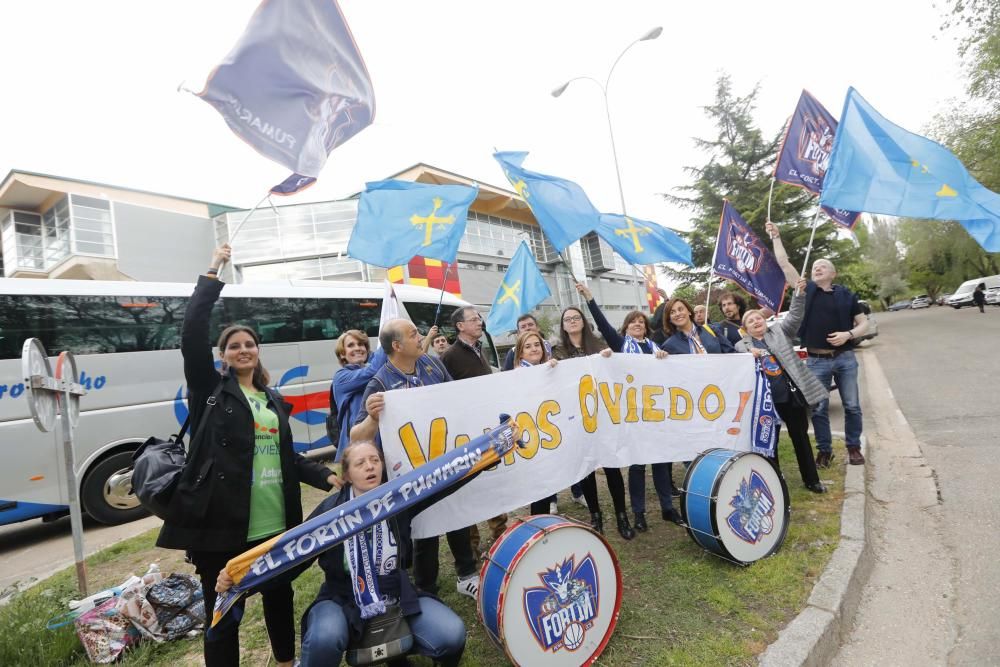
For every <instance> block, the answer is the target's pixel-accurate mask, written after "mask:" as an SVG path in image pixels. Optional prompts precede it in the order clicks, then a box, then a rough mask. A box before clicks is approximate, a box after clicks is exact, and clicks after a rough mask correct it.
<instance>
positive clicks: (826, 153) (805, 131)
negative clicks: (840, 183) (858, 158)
mask: <svg viewBox="0 0 1000 667" xmlns="http://www.w3.org/2000/svg"><path fill="white" fill-rule="evenodd" d="M836 134H837V121H835V120H834V119H833V116H831V115H830V112H829V111H827V110H826V107H824V106H823V105H822V104H820V103H819V102H818V101H817V100H816V98H815V97H813V96H812V95H810V94H809V92H808V91H805V90H803V91H802V96H801V97H799V103H798V104H797V105H796V106H795V113H793V114H792V118H791V120H790V121H789V123H788V129H787V130H786V131H785V139H784V141H782V143H781V150H780V151H779V152H778V161H777V163H776V164H775V167H774V178H775V180H777V181H780V182H782V183H788V184H789V185H794V186H796V187H800V188H805V189H806V190H809V191H810V192H812V193H813V194H817V195H818V194H820V192H822V190H823V179H824V177H825V176H826V170H827V168H828V167H829V166H830V151H831V150H833V139H834V137H835V136H836ZM822 208H823V212H824V213H826V214H827V215H828V216H830V219H831V220H833V221H834V222H836V223H837V224H839V225H842V226H844V227H847V228H848V229H854V226H855V225H856V224H857V222H858V216H859V215H860V214H859V213H856V212H854V211H847V210H844V209H836V208H830V207H828V206H823V207H822Z"/></svg>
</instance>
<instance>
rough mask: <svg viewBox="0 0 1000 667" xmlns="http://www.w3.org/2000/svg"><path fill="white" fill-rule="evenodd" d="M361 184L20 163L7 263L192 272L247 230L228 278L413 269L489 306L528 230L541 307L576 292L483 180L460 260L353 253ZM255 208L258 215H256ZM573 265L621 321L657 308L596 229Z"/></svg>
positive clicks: (7, 268)
mask: <svg viewBox="0 0 1000 667" xmlns="http://www.w3.org/2000/svg"><path fill="white" fill-rule="evenodd" d="M390 178H398V179H403V180H410V181H416V182H420V183H431V184H466V185H471V184H472V183H473V181H472V180H471V179H469V178H466V177H464V176H460V175H458V174H454V173H451V172H448V171H445V170H442V169H438V168H435V167H431V166H429V165H426V164H417V165H414V166H412V167H410V168H408V169H406V170H404V171H402V172H399V173H397V174H394V175H392V176H391V177H390ZM357 208H358V195H354V196H352V197H349V198H347V199H343V200H337V201H325V202H315V203H305V204H291V205H287V206H275V207H271V206H266V205H265V206H264V207H261V208H259V209H257V210H256V211H253V212H252V213H250V211H248V210H245V209H238V208H234V207H229V206H223V205H219V204H213V203H209V202H202V201H195V200H190V199H185V198H182V197H174V196H170V195H163V194H157V193H151V192H144V191H139V190H133V189H128V188H121V187H116V186H111V185H105V184H100V183H91V182H86V181H80V180H74V179H68V178H60V177H55V176H48V175H44V174H35V173H29V172H23V171H11V172H10V173H9V174H8V175H7V177H6V178H5V179H4V180H3V182H2V183H0V226H2V246H0V247H2V259H0V262H2V265H0V266H2V272H3V275H4V276H6V277H14V278H22V277H23V278H77V279H99V280H141V281H160V282H190V281H191V280H192V279H193V277H194V276H196V275H197V274H198V273H200V272H201V271H203V270H204V264H205V259H206V257H208V254H209V252H210V250H211V248H212V247H214V246H215V245H218V244H220V243H223V242H225V241H226V240H228V239H229V238H230V236H231V235H232V234H233V233H234V232H236V230H237V229H238V230H239V232H238V234H237V236H236V238H235V240H234V241H233V243H232V245H233V261H232V264H231V265H230V266H228V267H227V268H226V270H225V272H224V276H223V277H224V279H226V280H228V281H231V282H236V283H247V282H273V281H282V280H288V279H313V280H349V281H381V280H382V279H384V278H386V277H388V278H390V279H391V280H393V281H396V282H400V281H406V282H411V283H415V284H424V285H428V286H430V287H438V288H440V287H442V286H443V285H444V284H445V281H444V277H445V274H447V277H448V288H449V291H454V292H458V293H460V295H461V297H462V298H463V299H465V300H466V301H469V302H471V303H474V304H476V305H477V306H479V307H481V309H482V310H483V312H486V311H487V310H488V309H489V307H490V304H491V303H492V301H493V297H494V295H495V294H496V290H497V288H498V286H499V284H500V279H501V277H502V276H503V272H504V271H505V270H506V268H507V265H508V263H509V261H510V258H511V257H512V256H513V254H514V252H515V250H516V249H517V246H518V245H519V244H520V243H521V241H522V240H523V241H526V242H527V243H528V245H529V246H530V248H531V250H532V252H533V253H534V255H535V258H536V260H537V262H538V266H539V268H540V269H541V271H542V273H543V275H544V276H545V279H546V281H547V282H548V283H549V288H550V290H551V291H552V297H551V298H550V299H547V300H546V301H545V302H544V303H543V304H542V305H541V306H540V307H539V311H540V312H541V314H550V315H552V316H553V321H554V319H555V315H556V314H557V312H558V310H559V309H561V308H562V307H564V306H565V305H569V304H573V303H579V297H578V295H577V293H576V290H575V289H574V285H573V279H572V277H571V276H570V275H569V273H568V271H567V270H566V269H565V267H564V266H563V264H562V263H561V262H560V260H559V257H558V255H557V254H556V252H555V250H554V248H553V247H552V246H551V245H550V244H549V243H548V241H547V240H546V239H545V238H544V236H543V234H542V232H541V229H540V228H539V226H538V224H537V223H536V221H535V219H534V216H533V215H532V214H531V210H530V209H529V208H528V206H527V205H526V204H525V203H524V201H523V200H522V199H521V198H520V197H518V195H517V194H516V193H514V192H512V191H509V190H506V189H503V188H498V187H495V186H491V185H484V184H482V183H480V184H479V196H478V197H477V199H476V200H475V202H473V204H472V206H471V207H470V209H469V219H468V223H467V226H466V230H465V236H464V237H463V239H462V242H461V244H460V246H459V254H458V259H457V261H456V263H455V265H454V266H452V267H446V266H441V265H440V262H434V261H433V260H427V261H426V262H424V261H423V260H415V261H414V262H411V263H410V265H409V266H408V267H397V268H395V269H390V270H388V271H387V270H386V269H383V268H380V267H375V266H369V265H366V264H364V263H362V262H360V261H358V260H354V259H351V258H350V257H348V256H347V255H346V250H347V243H348V240H349V239H350V235H351V231H352V229H353V227H354V223H355V221H356V219H357ZM248 214H249V215H248ZM567 254H568V256H569V262H570V264H571V265H572V267H573V273H574V274H575V275H577V276H581V277H582V276H586V277H587V280H588V283H589V284H590V288H591V290H592V291H593V292H594V295H595V298H596V299H597V301H598V303H600V304H601V306H602V308H603V309H604V311H605V313H606V314H607V316H608V319H609V320H610V321H611V322H612V323H615V322H620V321H621V319H622V318H623V317H624V315H625V313H626V312H627V311H629V310H632V309H634V308H637V307H641V308H642V309H648V307H649V305H648V301H647V289H646V286H645V284H644V283H643V281H642V280H641V279H640V280H639V281H634V280H633V273H632V268H631V266H630V265H628V264H627V263H625V262H624V261H623V260H622V259H621V258H620V257H618V256H617V255H615V254H614V253H613V252H612V250H611V248H610V246H608V245H607V244H606V243H604V242H603V241H602V240H600V239H599V238H598V237H597V235H596V234H593V233H591V234H588V235H587V236H585V237H584V238H582V239H581V240H580V241H579V242H577V243H575V244H573V245H572V246H571V247H570V248H569V249H568V253H567Z"/></svg>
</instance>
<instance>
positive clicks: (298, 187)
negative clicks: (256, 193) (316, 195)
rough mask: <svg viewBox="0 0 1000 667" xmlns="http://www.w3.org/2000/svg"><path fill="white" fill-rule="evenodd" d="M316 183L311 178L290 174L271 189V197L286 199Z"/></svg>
mask: <svg viewBox="0 0 1000 667" xmlns="http://www.w3.org/2000/svg"><path fill="white" fill-rule="evenodd" d="M315 182H316V179H315V178H313V177H312V176H303V175H302V174H292V175H291V176H289V177H288V178H286V179H285V180H283V181H282V182H281V183H278V184H277V185H275V186H274V187H273V188H271V194H272V195H281V196H282V197H287V196H289V195H295V194H298V193H300V192H302V191H303V190H305V189H306V188H308V187H309V186H311V185H312V184H313V183H315Z"/></svg>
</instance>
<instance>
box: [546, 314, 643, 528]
mask: <svg viewBox="0 0 1000 667" xmlns="http://www.w3.org/2000/svg"><path fill="white" fill-rule="evenodd" d="M560 322H561V324H560V326H559V343H558V344H557V345H556V346H555V347H553V348H552V356H553V357H555V358H556V359H560V360H562V359H572V358H575V357H586V356H589V355H591V354H603V353H604V352H607V354H610V353H611V351H610V349H609V348H608V346H607V344H605V343H604V342H603V341H602V340H601V339H599V338H598V337H597V336H595V335H594V332H593V331H591V328H590V323H589V322H587V319H586V318H585V317H584V316H583V311H582V310H580V309H579V308H577V307H575V306H570V307H569V308H566V309H565V310H564V311H563V312H562V315H561V316H560ZM604 478H605V479H606V480H607V482H608V491H609V492H610V493H611V502H613V503H614V505H615V519H616V520H617V523H618V534H619V535H621V536H622V538H623V539H626V540H631V539H632V538H634V537H635V530H633V529H632V524H630V523H629V520H628V511H627V510H626V508H625V480H624V479H623V478H622V472H621V470H619V469H618V468H605V469H604ZM580 487H581V489H582V490H583V498H584V500H586V502H587V509H588V510H590V526H591V528H593V529H594V530H596V531H597V532H599V533H601V534H602V535H603V534H604V516H603V515H602V514H601V505H600V501H599V500H598V498H597V476H596V474H595V473H593V472H592V473H590V474H589V475H587V476H586V477H584V478H583V479H582V480H580Z"/></svg>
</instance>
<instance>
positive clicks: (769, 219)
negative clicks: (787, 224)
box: [767, 176, 774, 222]
mask: <svg viewBox="0 0 1000 667" xmlns="http://www.w3.org/2000/svg"><path fill="white" fill-rule="evenodd" d="M773 194H774V176H771V187H770V189H768V191H767V221H768V222H771V196H772V195H773Z"/></svg>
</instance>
